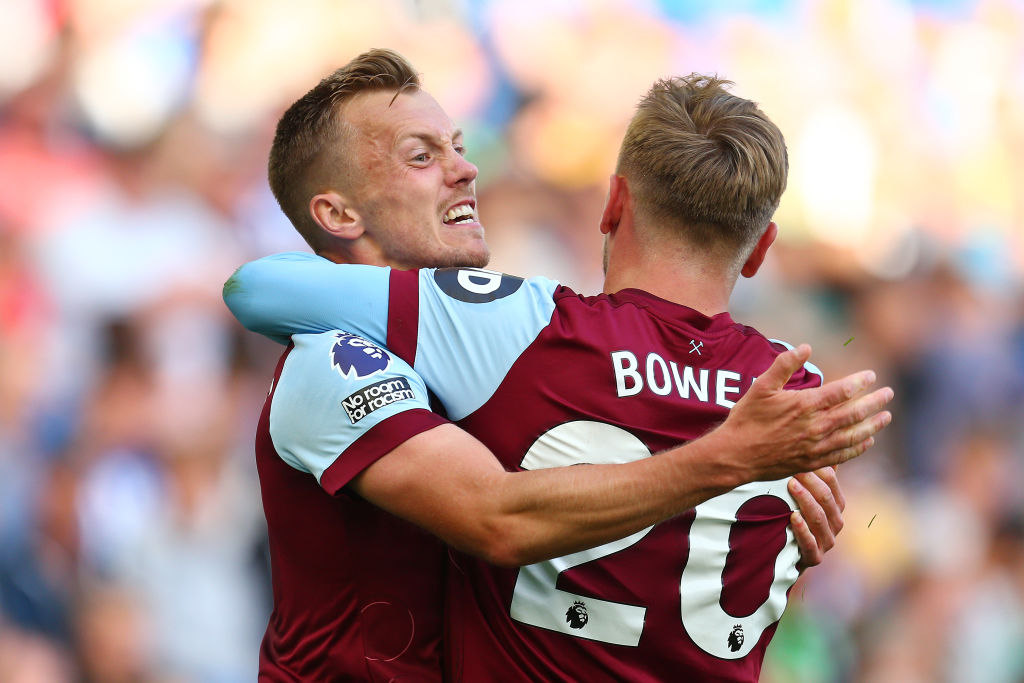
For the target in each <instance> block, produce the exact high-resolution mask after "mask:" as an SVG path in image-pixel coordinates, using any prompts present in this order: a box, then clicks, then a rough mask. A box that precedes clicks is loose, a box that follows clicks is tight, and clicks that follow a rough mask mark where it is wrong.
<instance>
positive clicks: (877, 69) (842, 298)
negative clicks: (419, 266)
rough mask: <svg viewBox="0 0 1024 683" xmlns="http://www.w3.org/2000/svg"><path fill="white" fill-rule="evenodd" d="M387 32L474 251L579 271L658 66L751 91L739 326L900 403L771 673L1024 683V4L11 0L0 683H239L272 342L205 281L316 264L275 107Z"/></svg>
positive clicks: (2, 100)
mask: <svg viewBox="0 0 1024 683" xmlns="http://www.w3.org/2000/svg"><path fill="white" fill-rule="evenodd" d="M374 46H388V47H393V48H396V49H398V50H399V51H401V52H403V53H404V54H406V56H408V57H409V58H410V59H411V60H412V61H413V63H414V64H415V65H416V66H417V67H418V68H419V69H420V70H421V71H422V74H423V78H424V81H425V85H426V88H427V89H428V90H429V91H431V92H432V93H433V94H434V95H435V96H436V97H437V98H438V100H439V101H440V102H441V103H442V105H443V106H444V107H445V108H446V109H447V110H448V111H449V113H450V114H451V115H452V117H453V118H454V119H455V120H456V121H457V122H458V123H459V124H460V125H461V126H462V127H463V128H464V129H465V131H466V140H467V146H468V149H469V156H470V158H471V159H472V160H473V161H475V162H476V163H477V164H478V165H479V167H480V171H481V172H480V177H479V180H478V195H479V201H480V215H481V217H482V219H483V222H484V223H485V225H486V227H487V230H488V237H489V240H490V242H491V244H492V246H493V248H494V253H495V256H494V260H493V262H492V267H493V268H495V269H498V270H505V271H508V272H513V273H517V274H525V275H532V274H545V275H548V276H554V277H557V278H559V279H561V280H562V281H563V282H565V283H566V284H569V285H570V286H573V287H575V288H577V289H580V290H583V291H596V290H597V289H598V288H599V287H600V280H601V273H600V267H599V264H600V246H601V238H600V235H599V233H598V230H597V225H598V220H599V216H600V211H601V208H602V201H603V199H604V196H605V189H606V183H607V176H608V174H609V173H610V172H611V170H612V167H613V163H614V157H615V152H616V148H617V145H618V143H619V141H620V139H621V136H622V132H623V130H624V127H625V123H626V121H627V120H628V118H629V116H630V114H631V111H632V108H633V106H634V104H635V103H636V101H637V100H638V99H639V97H640V96H641V95H642V94H643V92H644V91H645V89H646V88H647V87H648V86H649V85H650V83H651V82H652V81H653V80H654V79H655V78H658V77H663V76H667V75H672V74H686V73H689V72H692V71H698V72H704V73H717V74H719V75H720V76H722V77H725V78H729V79H731V80H733V81H735V82H736V86H735V88H734V90H735V92H737V93H738V94H740V95H743V96H745V97H749V98H751V99H754V100H756V101H758V102H760V103H761V104H762V106H763V108H764V109H765V111H766V112H767V113H768V114H769V116H771V117H772V118H773V119H774V120H775V121H776V122H777V123H778V124H779V125H780V127H781V128H782V130H783V131H784V132H785V134H786V136H787V140H788V145H789V151H790V166H791V173H790V182H789V189H788V190H787V194H786V196H785V199H784V200H783V203H782V206H781V207H780V209H779V212H778V214H777V220H778V222H779V224H780V229H781V235H780V239H779V242H778V243H777V245H776V246H775V247H774V248H773V250H772V252H771V255H770V256H769V261H768V263H767V266H766V267H765V268H764V269H763V270H762V272H761V273H760V274H759V275H758V276H757V278H756V279H755V280H753V281H744V282H742V283H741V284H740V286H739V288H738V289H737V292H736V295H735V297H734V301H733V310H734V316H735V317H736V318H737V319H740V320H743V321H745V322H749V323H751V324H754V325H755V326H756V327H758V328H759V329H761V330H762V331H763V332H765V333H766V334H768V335H769V336H773V337H778V338H783V339H787V340H789V341H791V342H794V343H796V342H805V341H806V342H810V343H811V344H812V345H813V346H814V358H813V360H814V361H816V362H817V363H818V364H819V365H820V366H821V367H822V368H823V369H824V371H825V372H826V375H827V376H831V377H836V376H838V375H840V374H842V373H845V372H847V371H852V370H855V369H860V368H862V367H872V368H874V369H876V370H877V372H878V374H879V377H880V378H881V381H882V382H884V383H888V384H890V385H892V386H893V387H894V388H895V389H896V394H897V399H896V402H895V407H894V413H895V422H894V423H893V425H892V427H890V429H889V430H888V431H887V433H886V434H885V435H884V437H883V438H881V439H880V440H879V443H878V445H877V447H876V448H875V449H874V450H873V451H872V452H871V453H870V454H869V455H867V456H865V457H863V458H861V459H860V460H858V461H855V462H853V463H850V464H848V465H844V466H843V467H842V472H841V474H842V481H843V484H844V487H845V491H846V496H847V500H848V508H847V511H846V528H845V530H844V531H843V533H842V535H841V536H840V540H839V544H838V546H837V548H836V549H835V550H834V551H832V552H831V553H830V554H829V555H828V556H827V558H826V561H825V563H824V564H823V565H822V566H820V567H818V568H816V569H814V570H812V571H811V572H809V573H808V574H807V575H805V576H804V577H802V578H801V580H800V581H799V582H798V584H797V585H796V587H795V588H794V589H793V592H792V594H791V599H790V608H789V610H788V611H787V615H786V617H785V618H784V619H783V622H782V624H781V625H780V628H779V632H778V634H777V636H776V638H775V641H774V643H773V645H772V646H771V648H770V649H769V657H768V660H767V662H766V665H765V670H764V675H763V680H765V681H768V682H769V683H782V682H792V681H797V682H800V681H803V682H818V681H829V682H832V681H836V682H839V681H844V682H845V681H850V682H861V681H863V682H866V681H899V682H901V683H905V682H911V683H913V682H918V681H920V682H924V681H965V682H970V683H989V682H991V683H995V682H1013V683H1019V682H1020V681H1024V490H1022V488H1024V487H1022V484H1024V476H1022V475H1024V472H1022V469H1024V419H1022V417H1024V408H1022V407H1021V406H1022V405H1024V401H1022V400H1024V287H1022V284H1024V2H1021V0H791V1H785V0H731V1H729V2H715V3H704V2H697V1H693V0H660V1H659V0H648V1H641V0H633V1H626V0H592V1H585V0H567V1H562V0H554V1H552V0H489V1H481V2H471V1H470V0H462V1H459V0H379V1H376V2H366V1H365V0H352V1H349V0H293V1H289V2H285V1H283V0H3V2H2V3H0V681H3V682H4V683H15V682H17V683H26V682H44V683H48V682H50V681H53V682H63V681H87V682H97V683H129V682H131V683H193V682H195V683H234V682H236V681H237V682H241V681H252V680H254V678H255V668H256V661H257V656H256V653H257V648H258V644H259V639H260V636H261V634H262V630H263V628H264V626H265V624H266V617H267V614H268V613H269V600H268V581H269V577H268V569H267V556H266V546H265V538H264V533H265V532H264V528H263V521H262V514H261V510H260V503H259V490H258V484H257V481H256V476H255V468H254V466H253V465H254V464H253V459H252V440H253V434H254V430H255V423H256V418H257V413H258V410H259V407H260V405H261V404H262V401H263V398H264V395H265V393H266V390H267V387H268V383H269V379H270V375H271V371H272V366H273V361H274V359H275V358H276V356H277V354H278V351H279V349H278V348H276V347H274V345H273V344H271V343H270V342H267V341H265V340H262V339H258V338H255V337H254V336H253V335H250V334H248V333H244V332H243V331H242V330H241V329H240V328H239V326H238V325H237V324H236V323H235V322H234V321H233V320H232V319H231V318H230V317H229V316H228V315H227V311H226V310H225V309H224V307H223V305H222V303H221V299H220V286H221V283H222V282H223V281H224V280H225V279H226V278H227V276H228V275H229V274H230V273H231V272H232V270H233V269H234V268H235V267H236V266H237V265H239V264H240V263H241V262H243V261H245V260H248V259H251V258H255V257H259V256H262V255H265V254H267V253H271V252H274V251H281V250H286V249H293V248H297V249H304V248H305V245H304V244H303V243H302V242H301V241H300V240H299V239H298V237H297V236H296V234H295V232H294V230H292V228H291V227H290V225H289V224H288V223H287V222H286V220H285V219H284V217H283V216H282V214H281V213H280V211H279V210H278V208H277V206H276V204H275V203H274V200H273V198H272V197H271V195H270V193H269V190H268V188H267V184H266V179H265V164H266V156H267V151H268V149H269V143H270V140H271V137H272V134H273V127H274V124H275V123H276V120H277V117H278V116H279V115H280V113H281V112H282V111H283V109H284V108H285V107H286V106H287V105H288V104H289V103H290V102H291V101H293V100H294V99H295V98H296V97H298V96H299V95H301V94H302V93H303V92H305V91H306V90H308V89H309V88H310V87H311V86H312V85H314V84H315V83H316V81H317V80H319V78H320V77H322V76H324V75H326V74H327V73H328V72H329V71H331V70H333V69H334V68H336V67H338V66H340V65H342V64H343V63H345V62H346V61H347V60H348V59H350V58H351V57H353V56H354V55H355V54H357V53H359V52H361V51H362V50H364V49H367V48H369V47H374Z"/></svg>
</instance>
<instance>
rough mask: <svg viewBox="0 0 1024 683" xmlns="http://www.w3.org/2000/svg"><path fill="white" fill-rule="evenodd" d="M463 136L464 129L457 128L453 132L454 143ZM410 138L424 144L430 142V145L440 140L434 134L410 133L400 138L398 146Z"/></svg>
mask: <svg viewBox="0 0 1024 683" xmlns="http://www.w3.org/2000/svg"><path fill="white" fill-rule="evenodd" d="M462 136H463V135H462V129H461V128H456V129H455V130H454V131H452V137H451V139H452V141H453V142H454V141H455V140H458V139H460V138H462ZM410 138H412V139H413V140H422V141H423V142H428V143H430V144H437V140H438V139H439V138H438V137H437V136H436V135H434V134H433V133H408V134H406V135H403V136H402V137H400V138H399V139H398V141H397V142H398V144H402V143H403V142H405V141H406V140H408V139H410Z"/></svg>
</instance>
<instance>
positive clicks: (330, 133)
mask: <svg viewBox="0 0 1024 683" xmlns="http://www.w3.org/2000/svg"><path fill="white" fill-rule="evenodd" d="M419 87H420V77H419V74H418V73H417V72H416V70H415V69H414V68H413V67H412V65H411V64H410V63H409V62H408V61H407V60H406V59H405V58H404V57H403V56H402V55H400V54H398V53H397V52H395V51H394V50H387V49H380V48H378V49H373V50H369V51H367V52H364V53H363V54H361V55H359V56H358V57H356V58H355V59H353V60H352V61H350V62H349V63H348V64H346V65H345V66H343V67H341V68H340V69H338V70H337V71H335V72H334V73H332V74H331V75H330V76H327V77H326V78H324V79H323V80H322V81H320V83H318V84H317V85H316V86H315V87H314V88H313V89H312V90H310V91H309V92H307V93H306V94H305V95H303V96H302V97H300V98H299V99H298V100H296V101H295V102H294V103H293V104H292V105H291V106H290V107H289V108H288V110H287V111H285V113H284V115H283V116H281V119H280V121H278V123H277V131H276V133H275V135H274V142H273V144H272V145H271V148H270V161H269V164H268V169H267V170H268V174H267V175H268V178H269V180H270V189H271V191H272V192H273V193H274V197H276V198H277V202H278V204H280V205H281V209H282V210H283V211H284V213H285V215H286V216H288V219H289V220H290V221H291V222H292V225H294V226H295V228H296V230H298V231H299V233H300V234H301V235H302V236H303V237H304V238H305V239H306V241H307V242H309V244H310V246H312V247H313V249H314V250H316V249H317V246H318V244H319V240H320V239H322V235H321V231H320V230H319V228H318V227H317V225H316V224H315V223H314V222H313V220H312V218H311V217H310V215H309V206H308V203H309V200H310V198H311V197H312V196H313V195H314V194H315V193H316V192H317V191H319V189H320V188H317V187H315V185H316V184H317V183H320V182H324V179H323V178H321V177H319V174H320V173H321V172H322V162H324V161H327V162H331V161H332V160H331V159H325V157H326V156H327V155H329V154H332V153H335V152H336V151H337V150H336V149H335V148H336V146H337V144H338V143H342V142H343V141H341V137H342V135H343V125H342V122H341V121H340V117H339V111H340V109H341V107H342V106H343V105H344V103H345V102H348V101H349V100H351V99H352V98H353V97H354V96H356V95H358V94H359V93H364V92H373V91H378V90H394V91H396V92H401V91H403V90H406V89H418V88H419ZM335 156H339V155H335Z"/></svg>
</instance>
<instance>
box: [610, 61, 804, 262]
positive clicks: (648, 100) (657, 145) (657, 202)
mask: <svg viewBox="0 0 1024 683" xmlns="http://www.w3.org/2000/svg"><path fill="white" fill-rule="evenodd" d="M731 85H732V83H731V82H730V81H726V80H721V79H718V78H717V77H714V76H704V75H701V74H690V75H689V76H685V77H677V78H670V79H666V80H660V81H657V82H656V83H655V84H654V85H653V86H652V87H651V89H650V90H649V91H648V92H647V94H646V95H645V96H644V97H643V99H642V100H641V101H640V104H639V105H638V106H637V111H636V114H635V115H634V116H633V119H632V120H631V121H630V123H629V127H628V129H627V131H626V136H625V138H624V140H623V141H622V147H621V148H620V150H619V159H618V173H619V174H620V175H622V176H624V177H625V178H626V179H627V182H628V183H629V187H630V190H631V191H632V193H633V196H634V197H635V202H636V212H637V215H638V217H641V218H642V219H645V220H647V221H649V222H650V223H652V224H654V225H661V226H665V227H667V228H668V229H670V230H673V231H675V232H677V233H679V234H680V235H681V236H682V237H684V238H685V239H686V240H687V241H688V242H689V243H692V244H695V245H701V246H706V247H708V248H710V249H712V250H714V251H715V252H716V253H722V254H729V255H730V256H732V257H738V256H739V255H743V258H746V255H749V252H750V250H751V249H753V246H754V244H756V242H757V240H758V239H760V237H761V235H762V234H763V233H764V229H765V227H766V226H767V225H768V223H769V221H771V218H772V215H773V214H774V213H775V209H776V208H777V207H778V205H779V200H780V198H781V197H782V193H783V191H784V190H785V189H786V175H787V173H788V169H789V161H788V158H787V155H786V142H785V139H784V138H783V136H782V132H781V131H780V130H779V128H778V127H777V126H776V125H775V124H774V123H772V122H771V121H770V120H769V119H768V117H767V116H765V114H764V112H762V111H761V110H760V109H759V108H758V106H757V104H756V103H754V102H751V101H750V100H746V99H743V98H742V97H738V96H736V95H733V94H731V93H729V92H728V91H727V87H728V86H731Z"/></svg>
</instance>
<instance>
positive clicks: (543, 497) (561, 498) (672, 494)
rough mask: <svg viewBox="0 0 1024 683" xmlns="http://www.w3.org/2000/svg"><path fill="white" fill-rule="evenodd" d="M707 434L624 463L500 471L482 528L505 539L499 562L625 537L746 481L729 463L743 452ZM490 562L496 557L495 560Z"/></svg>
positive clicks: (535, 559)
mask: <svg viewBox="0 0 1024 683" xmlns="http://www.w3.org/2000/svg"><path fill="white" fill-rule="evenodd" d="M734 450H737V451H738V449H737V448H736V446H735V445H730V444H729V443H728V442H727V441H726V440H724V439H719V438H717V436H712V435H707V436H705V437H704V438H702V439H699V440H697V441H694V442H691V443H689V444H686V445H683V446H679V447H677V448H674V449H671V450H669V451H665V452H662V453H659V454H657V455H655V456H652V457H647V458H643V459H641V460H638V461H634V462H631V463H626V464H616V465H576V466H572V467H557V468H551V469H543V470H535V471H530V472H515V473H508V472H504V473H501V474H500V475H499V476H497V477H495V479H496V480H500V481H498V482H496V483H493V484H489V485H488V486H487V487H486V488H487V489H488V491H487V492H486V493H485V494H484V497H485V498H486V497H487V496H493V501H494V503H493V507H492V509H491V511H490V514H488V515H484V516H483V517H481V519H482V520H486V521H487V522H488V524H489V528H487V529H486V530H485V531H484V533H485V534H486V535H487V536H490V537H495V538H501V539H503V540H504V544H503V547H500V548H499V549H498V551H499V552H498V554H499V555H500V556H501V558H502V560H501V561H500V563H501V564H509V565H521V564H530V563H533V562H538V561H540V560H544V559H549V558H552V557H558V556H561V555H566V554H569V553H572V552H576V551H579V550H583V549H585V548H591V547H594V546H597V545H601V544H604V543H608V542H610V541H613V540H616V539H619V538H623V537H625V536H628V535H629V534H632V533H635V532H637V531H639V530H641V529H644V528H646V527H648V526H651V525H652V524H656V523H658V522H661V521H664V520H666V519H669V518H671V517H674V516H676V515H678V514H681V513H683V512H685V511H687V510H689V509H691V508H693V507H695V506H696V505H699V504H700V503H702V502H704V501H706V500H708V499H710V498H713V497H715V496H717V495H721V494H722V493H725V492H727V491H729V490H731V489H733V488H735V487H736V486H738V485H740V484H741V483H744V480H743V479H742V477H741V475H740V473H739V472H737V471H736V470H735V469H734V468H730V467H729V466H728V465H727V464H726V463H727V462H728V461H729V460H730V459H732V458H733V457H740V454H739V453H738V452H737V453H732V452H731V451H734ZM492 561H493V560H492Z"/></svg>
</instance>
